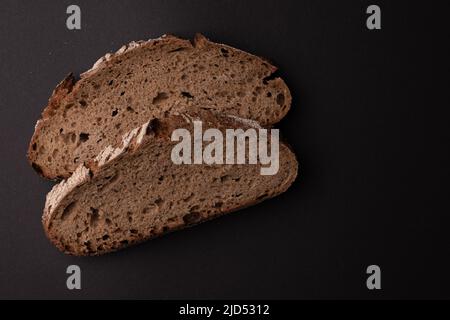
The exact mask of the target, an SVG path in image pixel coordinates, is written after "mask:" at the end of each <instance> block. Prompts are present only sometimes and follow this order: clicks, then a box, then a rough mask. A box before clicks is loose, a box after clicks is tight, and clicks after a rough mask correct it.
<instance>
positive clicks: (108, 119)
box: [28, 35, 291, 179]
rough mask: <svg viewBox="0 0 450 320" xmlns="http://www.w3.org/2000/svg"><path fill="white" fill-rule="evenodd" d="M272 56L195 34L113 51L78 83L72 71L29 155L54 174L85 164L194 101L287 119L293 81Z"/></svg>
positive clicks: (267, 119)
mask: <svg viewBox="0 0 450 320" xmlns="http://www.w3.org/2000/svg"><path fill="white" fill-rule="evenodd" d="M275 70H276V67H274V66H273V65H271V64H270V63H269V62H268V61H266V60H264V59H262V58H259V57H256V56H254V55H251V54H249V53H246V52H243V51H240V50H238V49H234V48H232V47H229V46H226V45H222V44H217V43H214V42H211V41H209V40H207V39H206V38H205V37H203V36H201V35H197V36H196V37H195V39H194V41H193V43H191V42H190V41H189V40H183V39H180V38H177V37H174V36H163V37H161V38H159V39H155V40H149V41H145V42H143V41H140V42H132V43H130V44H129V45H127V46H123V47H122V48H121V49H120V50H119V51H117V52H116V53H113V54H107V55H105V56H104V57H102V58H101V59H100V60H99V61H97V62H96V63H95V65H94V66H93V68H92V69H91V70H89V71H87V72H85V73H83V74H82V75H81V79H80V80H78V81H76V80H75V78H74V77H73V76H72V75H69V76H67V77H66V78H65V79H64V80H63V81H62V82H61V83H60V84H59V85H58V86H57V87H56V89H55V90H54V92H53V94H52V96H51V98H50V100H49V102H48V106H47V107H46V108H45V110H44V111H43V113H42V119H41V120H39V121H38V122H37V124H36V128H35V132H34V135H33V137H32V139H31V142H30V145H29V150H28V157H29V161H30V162H31V164H32V166H33V168H35V169H36V171H38V172H39V173H40V174H42V175H43V176H45V177H47V178H50V179H61V178H67V177H69V176H70V174H71V173H72V172H73V171H74V170H75V169H76V168H77V167H78V165H79V164H81V163H83V162H85V161H88V160H90V159H92V158H93V157H95V156H96V154H98V153H99V152H100V151H101V150H103V149H104V148H105V147H106V146H108V145H111V144H114V143H116V142H117V141H118V139H120V137H121V136H122V135H123V134H124V133H125V132H128V131H130V130H132V129H133V128H135V127H137V126H141V125H142V124H143V123H145V122H146V121H147V120H148V119H150V118H153V117H159V116H161V115H162V114H165V113H171V112H182V111H184V110H186V109H189V108H192V107H201V108H206V109H213V110H217V111H221V112H224V113H227V114H232V115H235V116H239V117H243V118H249V119H253V120H256V121H258V122H260V123H261V124H262V125H271V124H274V123H276V122H278V121H279V120H280V119H282V118H283V117H284V116H285V115H286V113H287V112H288V110H289V108H290V104H291V95H290V92H289V89H288V87H287V86H286V84H285V83H284V81H283V80H282V79H281V78H278V77H275V76H274V75H273V74H274V72H275Z"/></svg>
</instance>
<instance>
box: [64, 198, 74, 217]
mask: <svg viewBox="0 0 450 320" xmlns="http://www.w3.org/2000/svg"><path fill="white" fill-rule="evenodd" d="M75 204H76V202H75V201H72V202H71V203H69V204H68V205H67V206H66V207H65V208H64V210H63V212H62V214H61V220H65V219H67V217H69V215H70V213H71V212H72V211H73V209H74V208H75Z"/></svg>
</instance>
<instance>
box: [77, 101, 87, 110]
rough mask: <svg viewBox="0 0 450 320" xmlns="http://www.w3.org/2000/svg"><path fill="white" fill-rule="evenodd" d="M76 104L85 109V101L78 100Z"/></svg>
mask: <svg viewBox="0 0 450 320" xmlns="http://www.w3.org/2000/svg"><path fill="white" fill-rule="evenodd" d="M78 103H79V104H80V106H81V107H82V108H83V109H84V108H86V106H87V103H86V101H84V100H80V101H78Z"/></svg>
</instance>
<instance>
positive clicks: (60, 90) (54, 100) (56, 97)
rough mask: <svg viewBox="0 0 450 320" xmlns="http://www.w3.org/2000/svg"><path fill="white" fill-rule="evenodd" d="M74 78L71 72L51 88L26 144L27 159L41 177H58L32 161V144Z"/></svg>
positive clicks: (74, 81)
mask: <svg viewBox="0 0 450 320" xmlns="http://www.w3.org/2000/svg"><path fill="white" fill-rule="evenodd" d="M76 82H77V81H76V79H75V77H74V76H73V73H69V74H68V75H67V76H66V77H65V78H64V79H63V80H62V81H61V82H60V83H59V84H58V85H57V86H56V88H55V89H54V90H53V93H52V95H51V96H50V99H49V100H48V104H47V106H46V107H45V108H44V110H43V111H42V115H41V119H40V120H38V122H37V123H36V127H35V129H34V134H33V136H32V137H31V140H30V143H29V145H28V151H27V159H28V162H29V163H30V165H31V167H32V168H33V169H34V170H35V171H36V172H37V173H38V174H39V175H40V176H42V177H44V178H47V179H52V180H55V179H58V177H52V176H51V174H50V173H48V172H47V171H46V170H45V168H42V167H40V166H39V165H37V164H36V163H35V162H34V158H33V156H34V154H35V152H34V151H33V144H34V143H35V142H36V137H37V135H38V134H39V132H40V130H41V129H42V127H43V125H44V121H45V120H46V119H48V118H50V117H51V116H52V115H53V113H54V111H55V110H57V109H58V108H59V106H60V102H61V101H62V100H63V99H64V98H65V97H66V96H67V95H68V94H69V93H71V92H72V90H73V87H74V86H75V83H76Z"/></svg>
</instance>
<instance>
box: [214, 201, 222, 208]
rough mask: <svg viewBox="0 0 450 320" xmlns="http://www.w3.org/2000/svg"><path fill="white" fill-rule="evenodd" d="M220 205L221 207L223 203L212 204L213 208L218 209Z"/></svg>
mask: <svg viewBox="0 0 450 320" xmlns="http://www.w3.org/2000/svg"><path fill="white" fill-rule="evenodd" d="M222 205H223V202H222V201H218V202H216V203H214V208H220V207H222Z"/></svg>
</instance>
